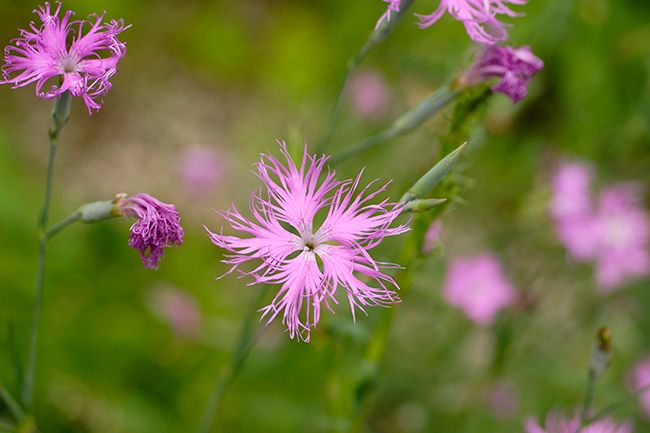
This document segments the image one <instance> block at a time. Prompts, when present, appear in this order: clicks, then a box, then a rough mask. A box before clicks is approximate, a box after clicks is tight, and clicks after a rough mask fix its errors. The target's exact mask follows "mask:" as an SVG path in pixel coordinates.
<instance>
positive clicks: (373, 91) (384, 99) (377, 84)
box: [348, 71, 390, 119]
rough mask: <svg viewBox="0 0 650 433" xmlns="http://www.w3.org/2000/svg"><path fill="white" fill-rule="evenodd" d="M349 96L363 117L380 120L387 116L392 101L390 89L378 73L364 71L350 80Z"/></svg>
mask: <svg viewBox="0 0 650 433" xmlns="http://www.w3.org/2000/svg"><path fill="white" fill-rule="evenodd" d="M348 94H349V97H350V100H351V102H352V106H353V107H354V109H355V110H356V111H357V113H359V115H360V116H361V117H365V118H367V119H378V118H381V117H382V116H383V115H385V114H386V112H387V109H388V102H389V99H390V96H389V91H388V87H387V86H386V83H385V82H384V79H383V77H382V76H381V74H380V73H379V72H377V71H364V72H361V73H359V74H356V75H354V76H353V77H352V79H351V80H350V85H349V90H348Z"/></svg>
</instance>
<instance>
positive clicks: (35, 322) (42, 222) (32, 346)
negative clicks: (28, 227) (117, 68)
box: [23, 92, 71, 409]
mask: <svg viewBox="0 0 650 433" xmlns="http://www.w3.org/2000/svg"><path fill="white" fill-rule="evenodd" d="M70 103H71V96H70V94H69V93H68V92H65V93H63V94H62V95H60V96H59V97H57V99H56V100H55V101H54V108H53V110H52V120H53V123H54V126H53V127H52V129H50V131H49V134H48V135H49V139H50V152H49V157H48V162H47V175H46V177H45V197H44V200H43V207H42V210H41V215H40V218H39V222H38V229H39V237H40V240H39V248H38V268H37V271H36V287H35V298H34V311H33V315H32V332H31V336H30V339H29V355H28V358H27V370H26V375H25V383H24V387H23V400H24V402H25V407H26V408H28V409H31V407H32V404H33V401H34V378H35V374H36V357H37V348H38V328H39V324H40V319H41V310H42V307H43V305H42V304H43V282H44V278H45V262H46V257H47V240H48V232H47V223H48V219H49V214H50V204H51V202H52V188H53V184H54V161H55V160H56V150H57V144H58V141H59V134H60V133H61V130H62V129H63V126H65V124H66V122H67V120H68V117H69V115H70Z"/></svg>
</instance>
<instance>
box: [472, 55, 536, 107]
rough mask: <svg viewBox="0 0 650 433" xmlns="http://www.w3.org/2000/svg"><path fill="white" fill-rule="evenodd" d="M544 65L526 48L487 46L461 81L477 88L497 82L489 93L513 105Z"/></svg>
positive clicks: (521, 96) (524, 95)
mask: <svg viewBox="0 0 650 433" xmlns="http://www.w3.org/2000/svg"><path fill="white" fill-rule="evenodd" d="M543 67H544V62H543V61H542V60H541V59H540V58H539V57H537V56H535V55H534V54H533V52H532V51H531V50H530V48H529V47H527V46H523V47H519V48H513V47H499V46H496V45H494V46H490V47H487V48H485V49H484V50H483V52H482V53H481V55H480V56H479V58H478V60H477V61H476V63H474V65H473V66H472V67H471V68H470V69H469V70H468V71H467V72H466V73H465V74H464V76H463V77H462V78H461V81H463V82H464V83H465V84H476V83H480V82H483V81H486V80H489V79H491V78H499V82H498V83H496V84H495V85H494V86H492V91H493V92H497V93H503V94H505V95H507V96H509V97H510V99H512V100H513V101H514V102H517V101H520V100H521V99H523V98H525V97H526V93H527V92H528V83H529V82H530V80H531V79H532V78H533V76H535V74H537V73H538V72H539V71H541V70H542V68H543Z"/></svg>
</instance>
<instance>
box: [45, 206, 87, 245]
mask: <svg viewBox="0 0 650 433" xmlns="http://www.w3.org/2000/svg"><path fill="white" fill-rule="evenodd" d="M79 219H81V212H75V213H73V214H72V215H70V216H69V217H67V218H65V219H64V220H61V221H59V222H58V223H56V224H54V225H53V226H52V227H50V228H49V230H48V231H47V233H46V235H45V237H46V239H47V240H50V239H52V238H53V237H54V236H55V235H56V234H57V233H59V232H60V231H61V230H63V229H64V228H66V227H68V226H69V225H71V224H74V223H76V222H77V221H79Z"/></svg>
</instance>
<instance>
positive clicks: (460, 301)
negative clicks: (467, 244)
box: [443, 254, 517, 325]
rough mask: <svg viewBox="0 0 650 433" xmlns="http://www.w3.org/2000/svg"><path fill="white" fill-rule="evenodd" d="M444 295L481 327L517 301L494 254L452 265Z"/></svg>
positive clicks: (458, 261)
mask: <svg viewBox="0 0 650 433" xmlns="http://www.w3.org/2000/svg"><path fill="white" fill-rule="evenodd" d="M443 295H444V297H445V299H446V300H447V301H448V302H449V303H450V304H452V305H454V306H456V307H458V308H460V309H461V310H463V312H464V313H465V314H466V315H467V317H469V318H470V319H471V320H473V321H474V322H476V323H478V324H479V325H489V324H490V323H492V321H493V320H494V318H495V316H496V315H497V313H499V311H500V310H501V309H503V308H505V307H507V306H509V305H512V304H513V303H514V302H515V301H516V297H517V294H516V291H515V289H514V287H513V286H512V284H511V283H510V281H508V279H507V278H506V277H505V275H504V274H503V269H502V268H501V263H499V261H498V259H497V258H496V257H495V256H493V255H492V254H483V255H480V256H476V257H471V258H467V259H455V260H453V261H452V262H451V264H450V265H449V270H448V273H447V278H446V280H445V282H444V286H443Z"/></svg>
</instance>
